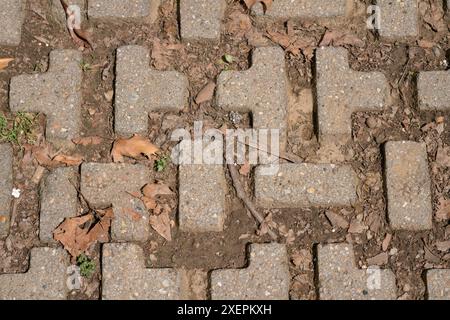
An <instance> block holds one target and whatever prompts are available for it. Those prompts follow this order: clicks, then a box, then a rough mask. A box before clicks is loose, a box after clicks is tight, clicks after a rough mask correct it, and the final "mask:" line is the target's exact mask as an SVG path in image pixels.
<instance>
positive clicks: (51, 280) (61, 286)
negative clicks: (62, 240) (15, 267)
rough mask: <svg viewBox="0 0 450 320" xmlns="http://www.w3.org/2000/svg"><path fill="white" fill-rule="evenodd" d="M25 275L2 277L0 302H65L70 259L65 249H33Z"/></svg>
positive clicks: (4, 275)
mask: <svg viewBox="0 0 450 320" xmlns="http://www.w3.org/2000/svg"><path fill="white" fill-rule="evenodd" d="M30 256H31V257H30V269H29V270H28V272H27V273H24V274H2V275H0V300H64V299H66V295H67V285H66V280H67V276H66V272H67V262H68V257H67V254H66V252H65V251H64V250H63V249H52V248H34V249H32V250H31V254H30Z"/></svg>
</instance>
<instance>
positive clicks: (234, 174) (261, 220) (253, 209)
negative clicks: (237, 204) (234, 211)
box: [228, 164, 278, 240]
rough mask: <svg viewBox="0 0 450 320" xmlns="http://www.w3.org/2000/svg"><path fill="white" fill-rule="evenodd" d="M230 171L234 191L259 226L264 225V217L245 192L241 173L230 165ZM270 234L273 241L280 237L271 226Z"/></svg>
mask: <svg viewBox="0 0 450 320" xmlns="http://www.w3.org/2000/svg"><path fill="white" fill-rule="evenodd" d="M228 170H230V175H231V179H232V180H233V185H234V189H236V194H237V196H238V197H239V198H240V199H241V200H242V201H243V202H244V204H245V206H246V207H247V209H248V210H249V211H250V213H251V214H252V215H253V217H254V218H255V219H256V220H257V221H258V222H259V224H262V223H264V217H263V216H262V215H261V214H260V213H259V212H258V210H256V207H255V205H254V204H253V202H252V201H251V200H250V198H249V197H248V196H247V194H246V193H245V191H244V188H243V187H242V184H241V181H240V177H239V172H238V171H237V169H236V167H235V165H234V164H229V165H228ZM267 228H268V233H269V235H270V236H271V237H272V239H273V240H277V239H278V236H277V235H276V234H275V232H273V231H272V230H271V229H270V226H267Z"/></svg>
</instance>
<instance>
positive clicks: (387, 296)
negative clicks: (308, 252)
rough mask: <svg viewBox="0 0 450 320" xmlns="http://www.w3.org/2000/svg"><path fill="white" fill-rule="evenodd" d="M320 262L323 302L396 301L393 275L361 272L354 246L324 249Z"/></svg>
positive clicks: (335, 246) (319, 248)
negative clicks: (356, 260)
mask: <svg viewBox="0 0 450 320" xmlns="http://www.w3.org/2000/svg"><path fill="white" fill-rule="evenodd" d="M317 259H318V265H319V267H318V272H319V275H318V276H319V295H320V299H321V300H392V299H396V297H397V295H396V290H397V287H396V284H395V275H394V273H393V272H392V271H391V270H381V269H373V268H370V269H366V270H361V269H358V267H357V266H356V262H355V256H354V253H353V247H352V246H351V245H348V244H346V243H341V244H328V245H321V246H319V247H318V256H317Z"/></svg>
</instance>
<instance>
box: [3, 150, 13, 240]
mask: <svg viewBox="0 0 450 320" xmlns="http://www.w3.org/2000/svg"><path fill="white" fill-rule="evenodd" d="M12 190H13V149H12V147H11V146H10V145H9V144H6V143H5V144H0V238H4V237H6V236H7V235H8V233H9V224H10V220H11V201H12V196H11V193H12Z"/></svg>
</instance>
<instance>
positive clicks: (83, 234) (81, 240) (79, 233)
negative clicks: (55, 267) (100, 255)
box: [53, 208, 113, 258]
mask: <svg viewBox="0 0 450 320" xmlns="http://www.w3.org/2000/svg"><path fill="white" fill-rule="evenodd" d="M97 213H98V214H99V215H100V216H101V218H100V220H99V221H98V222H96V223H95V225H94V226H93V227H92V225H90V224H92V223H94V222H95V217H94V215H93V214H90V213H89V214H87V215H85V216H81V217H73V218H67V219H65V220H64V222H63V223H61V224H60V225H59V226H58V228H56V229H55V231H54V232H53V238H54V239H55V240H56V241H59V242H61V244H62V245H63V246H64V249H66V250H67V251H68V252H69V254H70V255H71V256H72V257H75V258H76V257H78V256H79V255H80V254H81V253H84V252H86V251H87V250H88V249H89V247H90V246H91V245H92V244H94V243H96V242H107V241H109V228H110V226H111V220H112V218H113V211H112V209H111V208H110V209H107V210H99V211H98V212H97ZM88 222H89V223H88ZM86 224H89V225H88V226H85V225H86Z"/></svg>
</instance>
